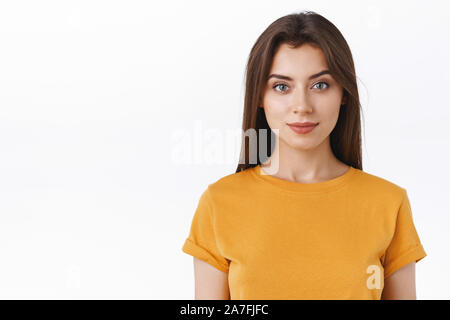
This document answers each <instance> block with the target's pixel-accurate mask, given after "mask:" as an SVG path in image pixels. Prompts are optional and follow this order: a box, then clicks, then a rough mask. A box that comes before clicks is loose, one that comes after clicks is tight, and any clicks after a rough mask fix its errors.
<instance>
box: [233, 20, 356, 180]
mask: <svg viewBox="0 0 450 320" xmlns="http://www.w3.org/2000/svg"><path fill="white" fill-rule="evenodd" d="M282 43H287V44H289V45H290V46H292V47H293V48H297V47H299V46H301V45H302V44H305V43H308V44H311V45H313V46H315V47H318V48H320V49H321V50H322V52H323V54H324V56H325V59H326V62H327V64H328V69H329V70H330V73H331V75H332V76H333V78H334V79H335V80H336V81H337V82H338V83H339V84H340V85H341V86H342V88H343V91H344V92H343V97H346V98H345V100H344V101H345V103H344V104H343V105H341V107H340V111H339V118H338V120H337V123H336V126H335V128H334V129H333V131H332V132H331V133H330V144H331V149H332V151H333V153H334V155H335V156H336V158H337V159H339V160H340V161H342V162H344V163H346V164H347V165H350V166H352V167H354V168H357V169H360V170H362V159H361V158H362V155H361V122H360V108H361V105H360V101H359V94H358V87H357V82H356V73H355V66H354V63H353V57H352V53H351V51H350V48H349V46H348V44H347V42H346V41H345V39H344V37H343V36H342V34H341V32H340V31H339V30H338V29H337V28H336V26H335V25H334V24H332V23H331V22H330V21H328V20H327V19H325V18H324V17H323V16H321V15H320V14H317V13H315V12H313V11H303V12H300V13H293V14H289V15H286V16H284V17H281V18H279V19H277V20H275V21H274V22H273V23H272V24H270V25H269V27H267V29H266V30H264V32H263V33H262V34H261V35H260V36H259V38H258V39H257V40H256V43H255V44H254V45H253V47H252V49H251V51H250V55H249V58H248V62H247V68H246V79H245V98H244V116H243V122H242V129H243V135H242V146H241V151H240V152H241V153H240V161H239V164H238V167H237V169H236V172H239V171H242V170H245V169H248V168H251V167H255V166H256V165H258V164H261V162H264V161H263V159H261V158H260V150H259V149H260V148H259V147H260V140H261V139H263V140H262V141H267V146H268V148H266V149H268V150H269V153H270V154H271V152H272V147H273V137H274V136H273V133H272V131H271V130H270V127H269V125H268V123H267V120H266V117H265V112H264V109H263V108H260V107H258V106H260V105H261V103H262V98H263V92H264V91H263V90H264V88H265V86H266V79H267V76H268V73H269V72H270V68H271V66H272V61H273V57H274V53H275V52H276V49H277V48H278V46H279V45H281V44H282ZM248 129H254V130H255V131H256V139H257V143H256V159H257V163H249V161H248V160H249V159H248V158H249V155H250V152H254V150H249V146H248V145H247V144H246V139H245V137H246V134H245V132H247V130H248ZM260 129H266V130H260ZM261 132H265V133H261ZM265 134H267V135H266V136H265V137H263V136H262V135H265ZM262 143H264V142H262ZM249 144H250V143H249ZM270 154H268V155H267V157H269V156H270Z"/></svg>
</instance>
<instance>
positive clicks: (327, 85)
mask: <svg viewBox="0 0 450 320" xmlns="http://www.w3.org/2000/svg"><path fill="white" fill-rule="evenodd" d="M321 83H323V84H326V87H327V88H328V87H329V86H330V85H329V84H328V83H326V82H323V81H321V82H317V83H316V84H315V85H314V86H313V88H314V87H315V86H316V85H318V84H321ZM319 90H321V89H319Z"/></svg>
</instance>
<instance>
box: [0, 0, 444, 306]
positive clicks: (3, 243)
mask: <svg viewBox="0 0 450 320" xmlns="http://www.w3.org/2000/svg"><path fill="white" fill-rule="evenodd" d="M448 6H449V5H448V3H447V2H446V1H411V0H409V1H380V0H377V1H324V0H323V1H282V2H276V1H272V0H271V1H261V0H258V1H227V2H223V1H221V2H218V1H181V0H180V1H130V0H128V1H80V0H77V1H1V2H0V46H1V49H0V298H3V299H28V298H30V299H50V298H53V299H69V298H74V299H78V298H82V299H91V298H95V299H97V298H99V299H110V298H112V299H192V298H193V297H194V278H193V276H194V274H193V262H192V260H193V259H192V256H189V255H187V254H185V253H183V252H182V251H181V247H182V245H183V243H184V240H185V238H186V237H187V235H188V232H189V227H190V223H191V219H192V215H193V213H194V210H195V207H196V205H197V202H198V200H199V197H200V194H201V193H202V192H203V190H204V189H205V188H206V186H207V185H208V184H209V183H212V182H214V181H216V180H217V179H219V178H220V177H222V176H225V175H228V174H231V173H233V172H234V171H235V169H236V166H237V161H238V155H237V154H236V155H235V156H234V155H233V154H232V155H231V157H229V158H230V159H229V160H227V161H224V162H223V163H212V164H208V163H206V162H207V161H206V158H205V157H206V156H205V153H207V150H206V148H203V147H202V148H203V149H202V148H199V149H194V148H196V147H195V146H194V142H192V143H191V144H188V142H186V144H185V145H189V146H190V148H191V149H192V150H193V151H192V152H194V154H196V155H197V156H199V158H198V159H200V161H197V162H187V161H185V162H184V163H183V162H174V161H173V158H172V156H171V155H172V154H173V151H174V149H176V147H177V146H179V141H178V140H176V139H174V136H173V134H174V132H176V131H177V130H178V131H179V130H184V131H185V132H186V133H187V135H192V137H193V136H194V132H195V128H196V125H195V124H201V126H202V131H201V132H202V135H201V138H202V139H205V141H206V140H207V134H206V132H205V130H207V129H218V130H220V132H225V131H226V130H239V129H240V128H241V121H242V109H243V95H244V72H245V64H246V62H247V61H246V59H247V57H248V54H249V52H250V49H251V47H252V45H253V44H254V42H255V41H256V39H257V37H258V36H259V35H260V34H261V33H262V32H263V31H264V29H265V28H267V27H268V25H269V24H270V23H271V22H273V21H274V20H275V19H277V18H279V17H281V16H284V15H286V14H289V13H293V12H299V11H302V10H312V11H315V12H317V13H319V14H322V15H323V16H325V17H326V18H327V19H329V20H330V21H331V22H333V23H334V24H335V25H336V26H337V27H338V28H339V30H340V31H341V32H342V34H343V35H344V37H345V38H346V40H347V41H348V44H349V46H350V48H351V50H352V53H353V57H354V60H355V66H356V71H357V75H358V86H359V89H360V95H361V103H362V106H363V116H364V117H363V119H362V120H363V169H364V171H366V172H369V173H371V174H374V175H377V176H379V177H382V178H384V179H387V180H389V181H391V182H394V183H396V184H398V185H400V186H402V187H404V188H406V189H407V191H408V195H409V197H410V201H411V206H412V209H413V216H414V222H415V224H416V229H417V231H418V233H419V236H420V238H421V241H422V243H423V245H424V248H425V250H426V252H427V257H425V258H424V259H423V260H422V261H420V262H419V263H418V264H417V267H416V272H417V297H418V299H449V298H450V289H449V285H450V273H449V270H450V259H449V250H448V246H449V243H450V232H449V231H448V228H449V225H450V223H449V222H450V217H449V214H450V210H449V207H448V201H449V187H448V181H449V180H450V174H449V170H448V164H449V163H450V156H449V147H450V142H449V138H450V130H449V123H448V121H449V119H450V103H449V83H450V81H449V80H450V78H449V71H450V62H449V59H448V57H449V56H450V52H449V51H450V45H449V42H450V40H449V30H450V20H449V19H448V12H449V11H448V10H449V8H448ZM194 140H195V139H192V140H191V141H194ZM187 141H189V140H187ZM205 141H204V142H205ZM217 141H218V142H216V143H215V146H217V145H218V146H221V148H222V150H224V144H223V142H222V141H221V140H217ZM213 142H214V141H213ZM208 143H209V144H210V146H211V141H209V142H208ZM237 148H239V145H237ZM228 151H229V150H227V152H228ZM228 154H230V152H228ZM198 159H197V160H198Z"/></svg>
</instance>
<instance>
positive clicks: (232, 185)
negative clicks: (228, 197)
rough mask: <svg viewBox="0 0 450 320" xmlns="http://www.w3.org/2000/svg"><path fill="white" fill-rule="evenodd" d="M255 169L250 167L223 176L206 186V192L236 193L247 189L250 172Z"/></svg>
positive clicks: (250, 176)
mask: <svg viewBox="0 0 450 320" xmlns="http://www.w3.org/2000/svg"><path fill="white" fill-rule="evenodd" d="M253 170H255V167H251V168H248V169H245V170H242V171H239V172H234V173H230V174H227V175H224V176H222V177H220V178H218V179H216V180H214V181H213V182H211V183H210V184H209V185H208V190H209V192H210V193H212V194H217V193H219V194H224V193H228V192H238V191H239V190H242V189H247V188H248V187H249V186H250V184H251V183H252V182H253V180H252V171H253Z"/></svg>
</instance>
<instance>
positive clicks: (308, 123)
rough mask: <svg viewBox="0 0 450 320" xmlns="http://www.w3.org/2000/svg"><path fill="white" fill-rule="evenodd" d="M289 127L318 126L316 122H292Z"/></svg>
mask: <svg viewBox="0 0 450 320" xmlns="http://www.w3.org/2000/svg"><path fill="white" fill-rule="evenodd" d="M288 125H289V126H294V127H301V128H303V127H312V126H315V125H317V123H316V122H292V123H288Z"/></svg>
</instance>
